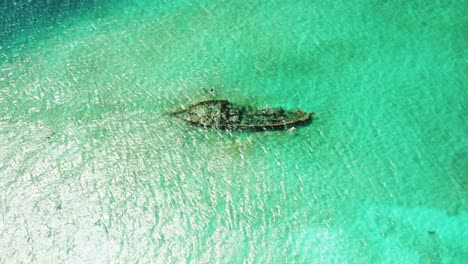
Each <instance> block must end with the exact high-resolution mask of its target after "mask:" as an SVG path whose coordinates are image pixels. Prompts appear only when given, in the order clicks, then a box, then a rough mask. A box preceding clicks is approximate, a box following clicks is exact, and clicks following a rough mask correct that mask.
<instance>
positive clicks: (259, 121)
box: [172, 100, 314, 131]
mask: <svg viewBox="0 0 468 264" xmlns="http://www.w3.org/2000/svg"><path fill="white" fill-rule="evenodd" d="M172 114H173V115H174V116H175V117H177V118H180V119H182V120H184V121H187V122H189V123H190V124H193V125H198V126H203V127H212V128H216V129H225V130H251V131H265V130H284V129H289V128H292V127H297V126H304V125H308V124H310V123H311V122H312V115H313V114H314V113H306V112H305V111H302V110H295V111H286V110H284V109H283V108H281V107H280V108H277V109H273V108H269V109H256V108H253V107H251V106H240V105H236V104H233V103H231V102H229V101H228V100H207V101H201V102H199V103H196V104H193V105H190V106H188V107H187V109H184V110H181V111H177V112H174V113H172Z"/></svg>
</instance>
